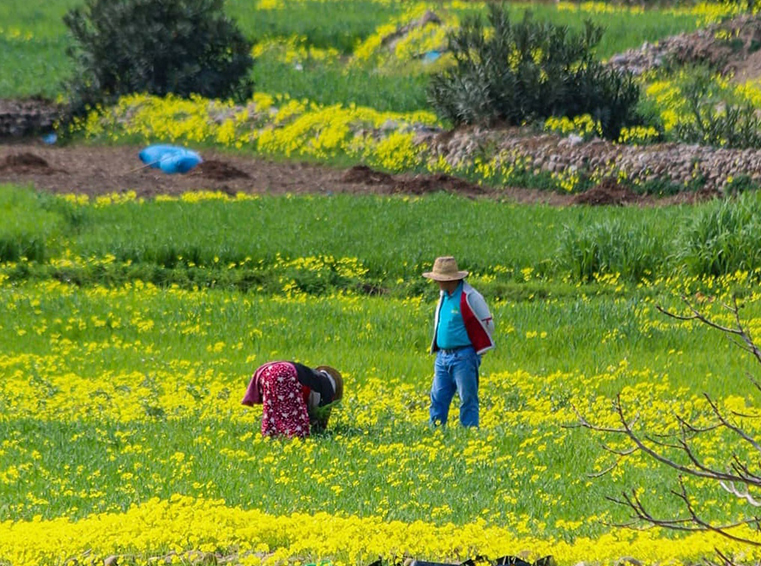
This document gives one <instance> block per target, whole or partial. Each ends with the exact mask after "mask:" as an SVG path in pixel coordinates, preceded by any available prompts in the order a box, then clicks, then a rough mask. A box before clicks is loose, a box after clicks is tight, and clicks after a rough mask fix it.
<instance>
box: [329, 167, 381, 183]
mask: <svg viewBox="0 0 761 566" xmlns="http://www.w3.org/2000/svg"><path fill="white" fill-rule="evenodd" d="M341 180H342V181H343V182H344V183H362V184H364V185H390V184H392V183H393V182H394V178H393V177H392V176H391V175H389V174H388V173H383V172H381V171H376V170H374V169H371V168H370V167H368V166H367V165H355V166H354V167H352V168H351V169H348V170H347V171H346V172H345V173H344V174H343V175H341Z"/></svg>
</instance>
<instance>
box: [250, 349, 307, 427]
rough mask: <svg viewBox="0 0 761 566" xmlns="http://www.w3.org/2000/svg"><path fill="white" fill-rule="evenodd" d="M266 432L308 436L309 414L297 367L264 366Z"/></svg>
mask: <svg viewBox="0 0 761 566" xmlns="http://www.w3.org/2000/svg"><path fill="white" fill-rule="evenodd" d="M259 384H260V386H261V391H262V405H263V408H262V434H263V435H264V436H277V435H284V436H289V437H293V436H301V437H304V436H307V435H308V434H309V414H308V413H307V405H306V402H305V401H304V395H303V387H302V385H301V383H299V380H298V377H297V374H296V368H295V367H293V364H290V363H288V362H274V363H271V364H268V365H267V366H265V367H264V368H262V372H261V374H260V376H259Z"/></svg>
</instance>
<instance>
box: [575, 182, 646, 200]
mask: <svg viewBox="0 0 761 566" xmlns="http://www.w3.org/2000/svg"><path fill="white" fill-rule="evenodd" d="M641 200H642V197H640V195H638V194H637V193H635V192H632V191H631V190H629V189H627V188H626V187H624V186H622V185H620V184H618V183H617V182H616V181H613V180H611V179H605V180H603V181H602V182H601V183H600V184H599V185H596V186H594V187H592V188H591V189H588V190H586V191H584V192H583V193H579V194H578V195H575V196H574V197H573V200H572V201H571V204H586V205H592V206H601V205H616V206H623V205H625V204H636V203H638V202H640V201H641Z"/></svg>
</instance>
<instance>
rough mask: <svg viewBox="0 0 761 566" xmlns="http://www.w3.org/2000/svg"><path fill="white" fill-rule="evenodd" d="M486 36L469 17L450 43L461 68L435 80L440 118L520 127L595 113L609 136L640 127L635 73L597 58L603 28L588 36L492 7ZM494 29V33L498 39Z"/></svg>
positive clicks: (589, 30)
mask: <svg viewBox="0 0 761 566" xmlns="http://www.w3.org/2000/svg"><path fill="white" fill-rule="evenodd" d="M488 19H489V24H490V27H491V28H492V29H491V31H490V32H489V33H487V30H486V27H485V26H484V24H483V22H482V20H481V18H480V17H478V16H476V17H471V18H469V19H466V20H465V21H464V22H463V25H462V27H461V28H460V29H459V30H458V31H455V32H453V33H452V34H451V35H450V36H449V39H448V48H449V50H450V51H451V52H452V54H453V57H454V60H455V64H454V66H452V67H450V68H448V69H445V70H444V71H442V72H441V73H438V74H436V75H434V76H433V77H432V79H431V85H430V87H429V93H428V94H429V99H430V101H431V104H432V105H433V107H434V108H435V109H436V111H437V112H438V113H439V115H440V117H441V118H444V119H446V120H449V121H451V122H452V123H453V124H455V125H459V124H476V123H485V124H490V125H494V124H505V125H509V126H517V125H522V124H524V123H526V122H530V121H534V120H539V119H544V118H547V117H549V116H568V117H574V116H579V115H581V114H590V115H591V116H592V117H593V118H595V119H599V120H600V122H601V124H602V128H603V135H604V136H605V137H607V138H609V139H616V138H617V137H618V135H619V132H620V130H621V128H622V127H623V126H627V125H633V124H640V123H641V118H640V117H639V116H638V115H637V112H636V105H637V102H638V100H639V94H640V92H639V86H638V85H637V84H636V83H635V82H634V78H633V76H632V75H631V74H630V73H621V72H619V71H616V70H613V69H610V68H608V67H605V66H604V65H603V64H602V63H601V62H600V61H598V60H596V59H595V58H594V53H593V52H594V48H595V46H596V45H597V44H598V43H599V41H600V39H601V37H602V28H601V27H599V26H596V25H594V24H593V23H592V22H590V21H587V22H586V23H585V27H584V30H583V32H582V33H579V34H572V33H570V31H569V28H568V26H562V25H556V24H553V23H549V22H537V21H534V20H533V19H532V17H531V14H530V13H528V12H526V14H525V15H524V18H523V20H522V21H521V22H519V23H513V22H511V21H510V18H509V14H508V11H507V9H506V7H505V6H500V5H494V4H492V5H490V6H489V17H488ZM492 31H493V33H492Z"/></svg>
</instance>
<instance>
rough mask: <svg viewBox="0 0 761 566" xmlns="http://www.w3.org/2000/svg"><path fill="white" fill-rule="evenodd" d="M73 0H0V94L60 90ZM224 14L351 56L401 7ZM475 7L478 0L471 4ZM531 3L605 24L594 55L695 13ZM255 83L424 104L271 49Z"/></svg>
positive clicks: (304, 94) (567, 20) (556, 15)
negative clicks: (288, 59)
mask: <svg viewBox="0 0 761 566" xmlns="http://www.w3.org/2000/svg"><path fill="white" fill-rule="evenodd" d="M79 5H81V3H80V2H79V1H78V0H57V1H56V2H55V3H54V4H53V5H50V4H49V3H47V2H43V1H42V0H30V1H21V0H8V1H7V2H3V3H2V5H0V22H2V25H0V58H2V60H3V61H5V63H4V65H3V73H2V77H0V97H2V98H12V97H27V96H44V97H48V98H55V97H56V96H59V95H61V94H62V93H63V90H62V87H61V83H62V81H64V80H65V79H66V78H67V77H68V76H69V74H70V73H71V64H70V61H69V59H68V58H67V57H66V54H65V49H66V48H67V46H69V44H70V43H69V41H70V39H69V37H68V35H67V30H66V27H65V26H64V24H63V21H62V18H63V15H64V14H65V13H66V12H67V11H68V10H69V9H72V8H74V7H76V6H79ZM226 6H227V11H228V13H229V14H230V15H231V16H232V17H234V18H235V19H236V21H237V22H238V23H239V25H240V27H241V29H242V30H243V32H244V33H245V34H246V35H247V36H248V37H250V38H252V39H254V40H255V41H257V42H261V41H265V40H270V41H271V40H278V39H282V40H284V39H288V38H291V37H293V36H298V37H301V38H304V41H305V45H306V46H311V47H315V48H318V49H327V48H333V49H337V50H338V51H339V53H341V54H344V55H350V54H351V53H352V52H353V50H354V49H355V48H356V47H357V45H358V44H359V43H360V42H361V41H363V40H365V39H367V38H368V37H369V36H371V35H373V34H374V33H375V32H376V29H377V28H378V27H379V26H381V25H383V24H386V23H388V22H390V21H392V19H393V18H398V17H400V16H401V15H402V14H403V12H404V10H405V9H407V8H405V7H404V5H402V4H397V3H389V2H372V1H351V2H335V1H333V2H324V1H318V0H313V1H306V2H294V3H284V4H281V5H280V6H279V7H277V8H275V9H271V10H257V9H255V6H254V4H253V3H252V2H251V1H250V0H228V1H227V3H226ZM476 6H477V5H476ZM431 9H432V10H434V11H436V10H437V9H445V10H452V11H453V12H455V13H458V14H465V13H473V12H474V8H473V7H466V8H465V9H463V8H452V7H448V6H447V5H441V6H439V5H431ZM527 9H530V10H531V11H532V12H534V13H535V16H536V17H537V18H541V19H547V20H550V21H555V22H557V23H563V24H567V25H569V26H571V27H574V28H577V29H578V28H580V26H581V23H582V22H583V20H584V19H586V18H590V19H592V20H593V21H595V22H596V23H599V24H602V25H604V26H605V27H606V28H607V31H606V33H605V35H604V37H603V40H602V42H601V43H600V45H599V55H600V56H601V57H609V56H610V55H612V54H614V53H617V52H620V51H623V50H625V49H630V48H634V47H637V46H639V45H640V44H641V43H642V42H643V41H651V42H652V41H656V40H657V39H659V38H661V37H665V36H668V35H672V34H675V33H679V32H682V31H690V30H693V29H695V27H696V25H697V18H696V17H695V16H691V15H674V14H669V15H668V16H667V17H664V16H663V14H661V13H659V11H658V10H653V11H648V12H644V13H632V12H629V11H626V10H621V11H618V12H615V13H603V14H594V13H589V12H586V11H581V10H577V11H573V10H570V11H562V12H559V11H558V10H557V9H555V8H553V7H550V6H546V5H535V6H529V5H527V4H523V5H522V4H516V5H515V6H514V12H515V14H516V17H520V15H521V14H522V12H523V11H525V10H527ZM254 77H255V79H256V83H257V86H256V88H257V90H258V91H261V92H267V93H271V94H278V93H280V94H289V95H290V96H291V97H292V98H296V99H301V98H308V99H310V100H314V101H316V102H319V103H321V104H326V105H327V104H335V103H339V102H340V103H343V104H350V103H355V104H357V105H360V106H368V107H371V108H375V109H377V110H384V111H385V110H388V111H410V110H419V109H422V108H426V107H427V106H428V105H427V101H426V95H425V89H426V84H427V81H426V78H425V76H424V75H423V76H418V77H412V78H411V77H410V76H408V75H407V74H400V75H398V76H393V75H391V76H388V75H386V76H383V77H378V76H377V74H376V73H375V69H374V68H372V67H367V68H362V67H360V68H357V67H355V68H352V70H351V71H350V72H348V73H347V71H346V69H345V65H344V63H343V62H342V61H340V60H339V61H332V60H331V61H327V62H324V63H322V64H315V65H308V66H306V67H305V68H304V69H302V70H298V69H295V68H294V66H293V65H289V64H284V63H283V62H282V61H280V60H277V59H276V58H273V57H271V56H264V57H262V58H261V59H260V61H259V62H258V64H257V65H256V67H255V69H254Z"/></svg>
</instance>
